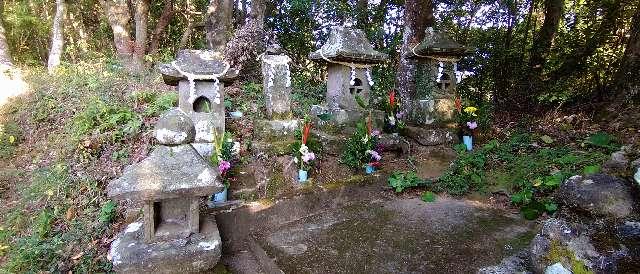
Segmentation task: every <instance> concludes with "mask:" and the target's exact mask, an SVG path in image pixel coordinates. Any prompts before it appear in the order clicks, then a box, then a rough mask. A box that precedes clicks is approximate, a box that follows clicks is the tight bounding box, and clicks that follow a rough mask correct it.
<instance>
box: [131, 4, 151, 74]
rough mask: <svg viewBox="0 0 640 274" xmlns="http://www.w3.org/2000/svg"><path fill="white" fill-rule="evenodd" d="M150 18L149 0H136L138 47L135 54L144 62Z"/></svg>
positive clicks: (137, 58) (139, 60)
mask: <svg viewBox="0 0 640 274" xmlns="http://www.w3.org/2000/svg"><path fill="white" fill-rule="evenodd" d="M148 20H149V0H136V14H135V21H136V47H135V49H134V56H135V58H136V60H137V61H138V62H140V63H141V64H142V62H143V61H144V54H145V53H146V52H147V36H148V35H147V34H148V32H147V23H148Z"/></svg>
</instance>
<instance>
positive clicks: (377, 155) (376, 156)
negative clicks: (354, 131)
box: [367, 150, 382, 162]
mask: <svg viewBox="0 0 640 274" xmlns="http://www.w3.org/2000/svg"><path fill="white" fill-rule="evenodd" d="M367 153H369V154H371V159H373V160H375V161H376V162H377V161H380V159H382V156H380V153H378V152H377V151H375V150H367Z"/></svg>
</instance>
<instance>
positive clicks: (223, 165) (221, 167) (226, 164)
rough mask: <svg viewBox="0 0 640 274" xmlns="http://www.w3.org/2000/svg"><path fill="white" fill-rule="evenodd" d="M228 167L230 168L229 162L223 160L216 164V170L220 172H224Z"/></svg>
mask: <svg viewBox="0 0 640 274" xmlns="http://www.w3.org/2000/svg"><path fill="white" fill-rule="evenodd" d="M230 168H231V163H229V162H228V161H225V160H222V161H220V164H219V165H218V171H220V173H225V172H227V170H229V169H230Z"/></svg>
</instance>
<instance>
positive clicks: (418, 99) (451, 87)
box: [409, 28, 467, 126]
mask: <svg viewBox="0 0 640 274" xmlns="http://www.w3.org/2000/svg"><path fill="white" fill-rule="evenodd" d="M466 52H467V49H466V48H465V47H464V46H462V45H460V44H458V43H457V42H455V41H453V40H452V39H451V38H449V36H448V35H447V34H446V33H443V32H437V31H434V30H433V28H427V30H426V34H425V37H424V39H423V40H422V42H421V43H420V44H418V45H416V46H415V47H413V48H412V49H411V51H410V52H409V56H410V57H411V58H414V59H416V60H417V61H418V66H417V72H416V86H417V90H416V94H415V97H414V98H410V99H411V102H412V104H413V105H412V107H411V109H412V111H411V114H410V120H411V122H413V123H415V124H417V125H432V124H434V125H439V126H443V125H446V124H447V123H450V122H452V119H453V117H454V110H455V97H456V83H457V82H458V77H457V74H456V73H457V63H456V62H458V60H460V59H461V58H462V57H463V56H464V55H465V54H466Z"/></svg>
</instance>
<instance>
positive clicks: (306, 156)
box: [301, 152, 316, 163]
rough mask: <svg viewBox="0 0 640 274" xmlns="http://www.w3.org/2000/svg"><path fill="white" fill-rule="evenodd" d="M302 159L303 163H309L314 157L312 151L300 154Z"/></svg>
mask: <svg viewBox="0 0 640 274" xmlns="http://www.w3.org/2000/svg"><path fill="white" fill-rule="evenodd" d="M301 158H302V161H303V162H305V163H309V161H313V160H315V159H316V155H315V154H314V153H313V152H309V153H306V154H302V157H301Z"/></svg>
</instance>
